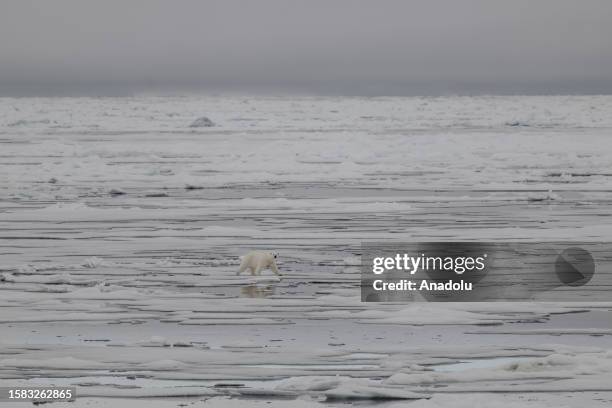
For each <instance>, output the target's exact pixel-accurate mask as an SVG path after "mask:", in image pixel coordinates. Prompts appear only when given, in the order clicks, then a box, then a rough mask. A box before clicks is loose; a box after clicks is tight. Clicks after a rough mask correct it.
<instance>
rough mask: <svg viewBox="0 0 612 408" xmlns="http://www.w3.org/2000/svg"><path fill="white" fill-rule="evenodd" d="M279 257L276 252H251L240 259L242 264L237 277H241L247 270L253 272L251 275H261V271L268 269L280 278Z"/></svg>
mask: <svg viewBox="0 0 612 408" xmlns="http://www.w3.org/2000/svg"><path fill="white" fill-rule="evenodd" d="M277 257H278V254H277V253H276V252H264V251H251V252H249V253H248V254H246V255H245V256H242V257H240V258H241V259H242V262H241V263H240V269H239V271H238V272H237V273H236V275H240V274H241V273H242V272H244V271H246V270H247V269H250V270H251V275H260V274H261V271H262V270H264V269H266V268H267V269H270V270H271V271H272V272H274V273H275V274H277V275H279V276H280V273H278V268H277V267H276V258H277Z"/></svg>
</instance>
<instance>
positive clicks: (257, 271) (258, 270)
mask: <svg viewBox="0 0 612 408" xmlns="http://www.w3.org/2000/svg"><path fill="white" fill-rule="evenodd" d="M262 269H264V265H263V263H262V262H261V261H260V262H257V266H256V267H255V273H254V274H255V275H261V270H262Z"/></svg>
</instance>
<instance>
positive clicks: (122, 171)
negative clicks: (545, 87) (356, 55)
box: [0, 96, 612, 408]
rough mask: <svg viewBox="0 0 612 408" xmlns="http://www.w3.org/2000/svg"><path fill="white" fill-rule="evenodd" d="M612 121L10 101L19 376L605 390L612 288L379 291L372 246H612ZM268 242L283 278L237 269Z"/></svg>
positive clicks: (537, 111)
mask: <svg viewBox="0 0 612 408" xmlns="http://www.w3.org/2000/svg"><path fill="white" fill-rule="evenodd" d="M202 117H205V118H208V119H209V120H210V122H211V124H212V126H209V125H208V124H207V125H206V127H197V128H194V127H190V125H192V123H194V121H196V120H198V119H199V118H202ZM611 137H612V96H554V97H553V96H551V97H519V96H515V97H494V96H491V97H446V98H314V97H313V98H288V97H278V98H272V97H268V98H263V97H258V98H255V97H249V98H247V97H236V96H234V97H221V96H219V97H206V98H205V97H135V98H18V99H12V98H0V334H1V336H0V386H15V385H19V386H27V385H37V384H38V385H52V384H56V385H75V386H77V387H78V399H77V401H76V402H75V403H70V405H68V403H66V404H54V406H56V405H57V406H62V405H66V406H71V407H74V406H91V407H107V406H108V407H111V406H112V407H117V406H130V407H132V406H134V407H137V406H140V405H142V406H147V407H157V406H159V407H162V406H163V407H165V406H181V405H183V404H188V405H194V406H211V407H238V406H240V407H243V406H253V407H272V408H274V407H283V406H289V405H291V406H296V407H324V406H346V405H347V404H349V405H357V406H368V405H373V404H376V406H381V407H396V408H397V407H400V406H408V407H413V408H421V407H423V408H432V407H450V406H452V407H463V406H465V407H468V406H469V407H480V406H482V407H485V406H486V407H496V406H500V407H501V406H504V407H549V406H550V407H552V406H554V407H558V406H560V407H564V406H567V407H580V408H583V407H585V406H589V407H599V406H601V407H604V406H610V403H611V402H612V383H611V382H610V376H611V375H612V324H611V323H610V322H612V313H611V310H612V299H611V302H610V303H595V302H591V303H588V302H583V303H574V304H558V303H544V302H541V303H536V302H528V303H490V304H487V303H484V304H483V303H461V304H439V303H436V304H433V303H431V304H424V303H417V304H403V305H393V304H372V303H368V304H366V303H361V302H360V301H359V262H360V259H359V252H360V244H361V242H362V241H367V240H370V241H372V240H395V241H402V240H403V241H419V240H462V239H482V240H510V239H512V240H523V239H530V240H537V239H548V240H551V239H553V240H558V239H568V240H575V241H580V240H590V241H595V240H598V241H612V227H611V226H610V215H611V212H610V204H611V201H612V195H611V193H612V139H611ZM254 249H261V250H276V251H278V252H279V253H280V262H279V267H280V270H281V273H282V274H283V275H284V276H283V277H282V279H277V278H276V277H275V276H274V275H272V274H271V273H270V272H268V273H266V274H265V275H264V276H262V277H251V276H250V275H247V274H243V275H242V276H236V270H237V268H238V265H239V259H238V257H239V256H240V255H242V254H244V253H246V252H248V251H249V250H254ZM3 404H5V405H7V406H9V405H10V404H9V403H3ZM15 406H21V404H15Z"/></svg>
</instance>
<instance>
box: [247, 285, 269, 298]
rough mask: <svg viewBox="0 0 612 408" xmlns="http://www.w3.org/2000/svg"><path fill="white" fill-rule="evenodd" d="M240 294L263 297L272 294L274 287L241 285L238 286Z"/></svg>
mask: <svg viewBox="0 0 612 408" xmlns="http://www.w3.org/2000/svg"><path fill="white" fill-rule="evenodd" d="M240 294H241V295H242V297H250V298H265V297H267V296H270V295H273V294H274V287H272V286H259V285H248V286H243V287H242V288H240Z"/></svg>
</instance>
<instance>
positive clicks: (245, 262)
mask: <svg viewBox="0 0 612 408" xmlns="http://www.w3.org/2000/svg"><path fill="white" fill-rule="evenodd" d="M248 266H249V262H248V260H247V257H246V256H245V257H243V258H242V262H240V268H239V269H238V272H236V275H240V274H241V273H242V272H244V271H246V269H247V267H248Z"/></svg>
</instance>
